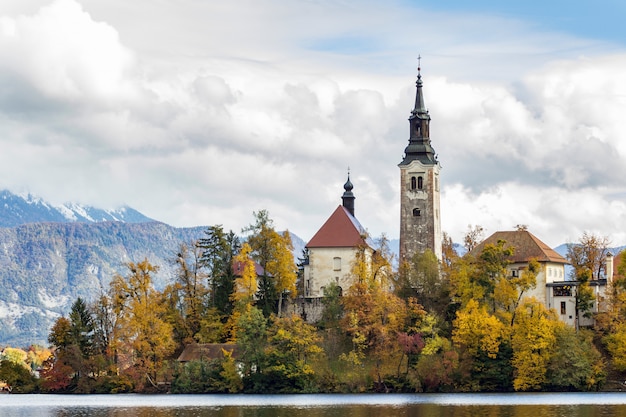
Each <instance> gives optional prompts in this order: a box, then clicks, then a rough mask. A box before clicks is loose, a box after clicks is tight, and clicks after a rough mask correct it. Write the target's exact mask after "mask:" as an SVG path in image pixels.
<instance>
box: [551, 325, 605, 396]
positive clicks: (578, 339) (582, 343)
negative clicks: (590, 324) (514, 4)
mask: <svg viewBox="0 0 626 417" xmlns="http://www.w3.org/2000/svg"><path fill="white" fill-rule="evenodd" d="M555 330H556V333H555V334H556V343H555V348H556V350H555V352H554V354H553V355H552V357H551V358H550V361H549V363H548V369H547V372H546V388H547V389H549V390H550V391H589V390H594V391H597V390H598V389H599V388H600V387H601V386H602V385H603V383H604V382H605V380H606V369H605V365H604V361H603V359H602V355H601V354H600V352H598V350H597V349H596V347H595V346H594V344H593V337H594V335H593V333H592V332H591V331H588V330H582V331H579V332H576V330H575V329H573V328H572V327H569V326H562V327H557V328H556V329H555Z"/></svg>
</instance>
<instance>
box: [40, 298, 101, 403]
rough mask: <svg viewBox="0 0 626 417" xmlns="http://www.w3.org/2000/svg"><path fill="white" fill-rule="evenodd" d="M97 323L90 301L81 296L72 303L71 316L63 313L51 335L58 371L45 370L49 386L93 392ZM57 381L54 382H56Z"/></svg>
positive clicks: (45, 377)
mask: <svg viewBox="0 0 626 417" xmlns="http://www.w3.org/2000/svg"><path fill="white" fill-rule="evenodd" d="M94 336H95V326H94V322H93V317H92V314H91V312H90V311H89V309H88V307H87V304H85V302H84V301H83V299H82V298H80V297H79V298H78V299H77V300H76V301H75V302H74V303H73V304H72V307H71V310H70V314H69V319H67V318H65V317H59V318H58V319H57V320H56V321H55V323H54V325H53V326H52V329H51V331H50V334H49V335H48V341H49V342H50V344H51V345H52V346H53V348H54V352H55V365H54V366H58V368H57V369H56V370H54V371H52V370H50V372H46V373H44V379H48V380H49V381H48V382H49V383H47V387H51V386H54V387H56V388H57V389H60V390H66V389H72V390H74V391H76V392H90V390H91V387H90V386H91V381H89V376H90V375H91V374H93V373H94V372H95V371H96V370H97V368H98V367H97V362H96V361H94V360H93V359H94V357H95V353H96V351H95V350H94ZM53 381H54V382H53Z"/></svg>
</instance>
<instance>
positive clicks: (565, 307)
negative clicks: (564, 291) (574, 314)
mask: <svg viewBox="0 0 626 417" xmlns="http://www.w3.org/2000/svg"><path fill="white" fill-rule="evenodd" d="M566 313H567V306H566V304H565V301H561V314H563V315H565V314H566Z"/></svg>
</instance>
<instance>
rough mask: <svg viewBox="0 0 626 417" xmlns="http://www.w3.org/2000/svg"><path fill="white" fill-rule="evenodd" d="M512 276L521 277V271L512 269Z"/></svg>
mask: <svg viewBox="0 0 626 417" xmlns="http://www.w3.org/2000/svg"><path fill="white" fill-rule="evenodd" d="M511 276H512V277H519V271H518V270H517V269H511Z"/></svg>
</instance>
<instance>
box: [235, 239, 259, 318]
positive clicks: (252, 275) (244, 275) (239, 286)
mask: <svg viewBox="0 0 626 417" xmlns="http://www.w3.org/2000/svg"><path fill="white" fill-rule="evenodd" d="M251 252H252V248H251V247H250V245H248V244H247V243H244V244H243V246H242V247H241V251H240V252H239V254H238V255H237V256H235V259H234V261H235V263H238V264H239V265H241V276H239V277H237V278H236V279H235V291H233V294H232V298H233V301H235V302H236V303H237V304H243V305H247V306H249V305H252V301H253V300H254V295H255V294H256V292H257V288H258V284H257V276H256V269H255V267H254V261H253V260H252V258H250V253H251Z"/></svg>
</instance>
